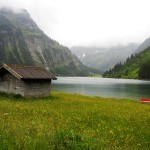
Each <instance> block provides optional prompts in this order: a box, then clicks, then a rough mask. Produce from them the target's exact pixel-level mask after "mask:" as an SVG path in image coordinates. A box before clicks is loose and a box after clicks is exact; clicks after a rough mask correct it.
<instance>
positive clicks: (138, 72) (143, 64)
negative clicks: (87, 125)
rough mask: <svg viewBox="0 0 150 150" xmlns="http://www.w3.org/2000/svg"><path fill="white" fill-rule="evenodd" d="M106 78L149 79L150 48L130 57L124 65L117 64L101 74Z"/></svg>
mask: <svg viewBox="0 0 150 150" xmlns="http://www.w3.org/2000/svg"><path fill="white" fill-rule="evenodd" d="M103 76H104V77H107V78H128V79H129V78H130V79H150V47H148V48H146V49H145V50H143V51H141V52H139V53H138V54H135V55H131V57H130V58H128V59H127V61H126V62H125V63H124V64H121V63H118V64H116V65H115V67H114V68H113V69H110V70H109V71H106V72H105V73H104V74H103Z"/></svg>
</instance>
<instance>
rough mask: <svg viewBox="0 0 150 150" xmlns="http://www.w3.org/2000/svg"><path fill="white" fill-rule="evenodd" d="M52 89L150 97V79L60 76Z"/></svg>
mask: <svg viewBox="0 0 150 150" xmlns="http://www.w3.org/2000/svg"><path fill="white" fill-rule="evenodd" d="M51 88H52V91H61V92H69V93H78V94H83V95H90V96H100V97H114V98H131V99H136V100H137V99H139V98H141V97H150V81H145V80H130V79H108V78H91V77H58V79H57V80H55V81H53V82H52V87H51Z"/></svg>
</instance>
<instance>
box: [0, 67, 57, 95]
mask: <svg viewBox="0 0 150 150" xmlns="http://www.w3.org/2000/svg"><path fill="white" fill-rule="evenodd" d="M56 79H57V78H56V77H55V76H54V75H52V74H51V73H50V72H49V71H47V70H45V69H43V68H40V67H35V66H23V65H14V64H3V65H2V67H1V68H0V91H2V92H6V93H14V94H20V95H22V96H24V97H45V96H48V95H49V94H50V84H51V81H52V80H56Z"/></svg>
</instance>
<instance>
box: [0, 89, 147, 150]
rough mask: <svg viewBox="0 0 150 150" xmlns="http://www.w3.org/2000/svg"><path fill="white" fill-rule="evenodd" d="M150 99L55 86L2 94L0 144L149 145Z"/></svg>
mask: <svg viewBox="0 0 150 150" xmlns="http://www.w3.org/2000/svg"><path fill="white" fill-rule="evenodd" d="M149 124H150V104H141V103H139V102H138V101H134V100H127V99H112V98H100V97H89V96H82V95H77V94H67V93H59V92H53V93H52V94H51V96H49V97H47V98H37V99H34V98H30V99H26V98H22V97H19V96H13V95H5V94H2V93H1V94H0V150H1V149H2V150H5V149H8V150H14V149H18V150H26V149H27V150H30V149H31V150H32V149H38V150H40V149H41V150H45V149H50V150H51V149H52V150H53V149H57V150H59V149H60V150H67V149H68V150H69V149H71V150H76V149H77V150H80V149H83V150H84V149H85V150H86V149H96V150H101V149H117V150H120V149H123V150H124V149H126V150H131V149H134V150H138V149H139V150H141V149H142V150H148V149H149V147H150V141H149V139H150V125H149Z"/></svg>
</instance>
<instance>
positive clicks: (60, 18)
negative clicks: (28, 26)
mask: <svg viewBox="0 0 150 150" xmlns="http://www.w3.org/2000/svg"><path fill="white" fill-rule="evenodd" d="M149 6H150V1H149V0H26V1H20V0H13V1H12V0H1V1H0V7H1V8H2V7H11V8H13V10H14V11H15V12H18V11H19V9H18V8H23V9H26V10H27V11H28V12H29V13H30V15H31V17H32V18H33V20H34V21H35V22H36V23H37V25H38V26H39V27H40V28H41V29H42V30H43V31H44V32H45V33H46V34H47V35H48V36H50V37H51V38H52V39H54V40H56V41H58V42H59V43H61V44H63V45H65V46H68V47H71V46H79V45H80V46H102V47H109V46H114V45H118V44H123V45H126V44H128V43H132V42H133V43H135V42H137V43H141V42H143V41H144V40H145V39H146V38H148V37H149V36H150V20H149V18H150V13H149Z"/></svg>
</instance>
